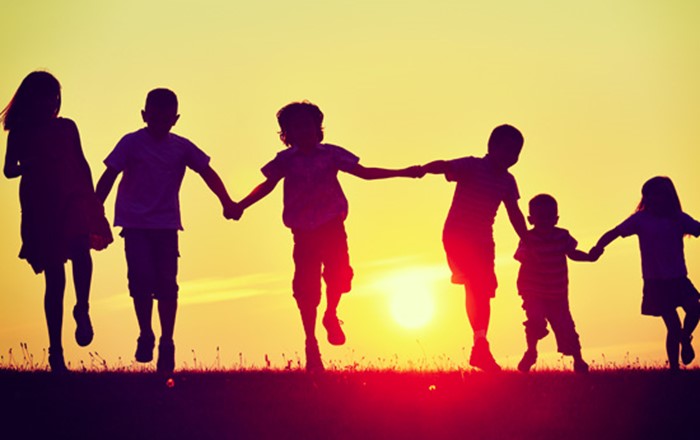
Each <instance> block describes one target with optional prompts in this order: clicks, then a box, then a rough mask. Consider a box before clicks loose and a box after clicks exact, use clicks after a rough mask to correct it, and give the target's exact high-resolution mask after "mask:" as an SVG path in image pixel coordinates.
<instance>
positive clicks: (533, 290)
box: [515, 228, 578, 299]
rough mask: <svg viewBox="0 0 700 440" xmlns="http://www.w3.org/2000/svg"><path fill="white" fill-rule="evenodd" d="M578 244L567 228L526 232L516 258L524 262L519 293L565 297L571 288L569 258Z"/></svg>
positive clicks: (544, 296)
mask: <svg viewBox="0 0 700 440" xmlns="http://www.w3.org/2000/svg"><path fill="white" fill-rule="evenodd" d="M577 245H578V243H577V242H576V240H575V239H574V238H573V237H572V236H571V234H569V231H567V230H566V229H562V228H553V229H552V230H550V231H540V230H535V229H530V230H529V231H527V232H526V233H525V235H524V236H523V238H522V239H521V240H520V243H519V244H518V249H517V250H516V251H515V259H516V260H518V261H520V262H521V265H520V271H519V272H518V293H519V294H520V295H521V296H522V297H537V298H545V299H564V298H566V297H567V295H568V288H569V274H568V268H567V261H566V256H567V254H568V253H569V252H571V251H573V250H575V249H576V246H577Z"/></svg>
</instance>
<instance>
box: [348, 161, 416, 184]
mask: <svg viewBox="0 0 700 440" xmlns="http://www.w3.org/2000/svg"><path fill="white" fill-rule="evenodd" d="M348 173H350V174H352V175H353V176H357V177H359V178H360V179H365V180H376V179H389V178H391V177H413V178H419V177H423V176H424V175H425V171H424V170H423V167H421V166H412V167H408V168H401V169H398V170H396V169H387V168H367V167H364V166H362V165H360V164H359V163H358V164H357V165H355V166H354V167H352V168H351V169H349V170H348Z"/></svg>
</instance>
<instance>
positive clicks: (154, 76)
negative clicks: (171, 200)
mask: <svg viewBox="0 0 700 440" xmlns="http://www.w3.org/2000/svg"><path fill="white" fill-rule="evenodd" d="M699 19H700V5H698V4H697V3H696V2H691V1H678V0H674V1H667V2H640V1H637V0H625V1H622V0H619V1H614V2H610V1H603V0H594V1H590V2H585V3H574V2H552V1H533V2H520V1H495V2H465V1H446V0H437V1H430V2H427V1H425V2H420V1H409V0H403V1H387V0H373V1H357V0H356V1H349V0H348V1H335V0H331V1H307V0H300V1H296V2H286V1H263V2H239V1H234V2H231V1H212V0H205V1H200V2H196V3H193V2H184V1H172V0H170V1H167V2H166V1H149V2H143V1H133V0H125V1H121V2H116V3H115V2H104V3H103V2H90V1H59V2H50V3H49V4H45V2H43V1H36V0H30V1H25V2H13V3H12V4H8V5H5V6H4V7H3V13H2V14H0V41H2V44H0V59H2V60H3V67H2V69H0V102H2V105H4V104H5V103H6V102H7V101H9V99H10V98H11V96H12V94H13V93H14V91H15V90H16V88H17V86H18V85H19V83H20V82H21V80H22V78H23V77H24V76H25V75H26V74H27V73H29V72H30V71H32V70H35V69H42V68H43V69H48V70H49V71H51V72H52V73H53V74H55V75H56V76H57V77H58V79H59V80H60V81H61V83H62V85H63V103H64V104H63V108H62V112H61V113H62V115H64V116H66V117H70V118H72V119H74V120H75V121H76V122H77V124H78V127H79V129H80V131H81V135H82V140H83V148H84V150H85V154H86V156H87V158H88V161H89V162H90V165H91V167H92V169H93V176H94V178H95V179H96V178H97V177H99V175H100V173H101V172H102V170H103V165H102V164H101V162H102V160H103V159H104V157H106V155H107V154H108V153H109V152H110V151H111V149H112V148H113V146H114V145H115V143H116V142H117V140H118V139H119V138H120V137H121V136H122V135H123V134H125V133H126V132H129V131H133V130H135V129H138V128H140V127H141V125H142V124H141V120H140V113H139V111H140V110H141V108H142V107H143V102H144V99H145V95H146V93H147V92H148V90H150V89H152V88H155V87H160V86H163V87H169V88H172V89H173V90H174V91H175V92H176V93H177V94H178V96H179V98H180V113H181V115H182V116H181V119H180V121H179V122H178V125H177V126H176V127H175V129H174V132H176V133H178V134H180V135H183V136H186V137H188V138H190V139H191V140H193V141H194V142H195V143H196V144H197V145H199V146H200V147H201V148H202V149H204V150H205V151H206V152H207V153H208V154H209V155H211V156H212V166H213V167H214V168H215V169H216V170H217V171H218V172H219V174H220V175H221V176H222V178H223V179H224V181H225V183H226V185H227V186H228V188H229V191H230V192H231V194H232V196H233V197H234V198H235V199H239V198H241V197H243V196H244V195H245V194H247V192H248V191H249V190H250V189H251V188H252V187H253V186H254V185H256V184H257V183H259V181H260V180H261V178H262V175H261V174H260V172H259V169H260V167H261V166H262V165H264V164H265V163H266V162H267V161H268V160H270V159H271V158H272V157H273V156H274V154H275V153H276V152H277V151H278V150H280V149H282V148H283V146H282V144H281V143H280V142H279V139H278V137H277V134H276V131H277V125H276V120H275V118H274V115H275V112H276V111H277V110H278V109H279V108H280V107H281V106H283V105H284V104H286V103H288V102H290V101H292V100H300V99H309V100H311V101H312V102H314V103H316V104H318V105H319V106H320V107H321V109H322V110H323V111H324V113H325V114H326V121H325V128H326V140H327V141H328V142H331V143H335V144H338V145H342V146H344V147H345V148H347V149H349V150H350V151H352V152H354V153H355V154H357V155H358V156H360V158H361V162H362V163H363V164H364V165H366V166H383V167H403V166H407V165H412V164H416V163H425V162H428V161H430V160H434V159H449V158H455V157H459V156H464V155H482V154H483V153H484V152H485V145H486V140H487V138H488V135H489V133H490V131H491V129H492V128H493V127H495V126H496V125H499V124H501V123H510V124H513V125H515V126H517V127H518V128H520V129H521V131H522V132H523V134H524V136H525V147H524V150H523V154H522V155H521V161H520V163H518V164H517V165H515V166H514V167H513V168H512V172H513V174H514V175H515V176H516V179H517V181H518V184H519V187H520V192H521V195H522V200H521V207H522V208H523V209H525V207H526V206H527V200H529V198H531V197H532V196H534V195H535V194H538V193H541V192H547V193H551V194H552V195H554V196H555V197H556V198H557V199H558V200H559V204H560V225H561V226H562V227H565V228H568V229H569V230H570V231H571V233H572V234H573V235H574V237H576V238H577V239H578V240H579V242H580V243H581V244H582V247H583V248H585V249H587V248H588V247H589V246H590V245H592V244H593V243H594V242H595V240H597V238H598V237H599V235H600V234H601V233H602V232H604V231H605V230H607V229H609V228H611V227H613V226H615V225H616V224H617V223H619V222H620V221H622V220H623V219H624V218H625V217H626V216H627V215H629V214H630V213H631V212H632V210H633V209H634V207H635V206H636V203H637V202H638V199H639V190H640V188H641V185H642V183H643V182H644V181H645V180H646V179H647V178H649V177H651V176H654V175H658V174H663V175H668V176H670V177H671V178H672V179H673V180H674V182H675V184H676V186H677V188H678V191H679V193H680V197H681V201H682V203H683V207H684V209H685V210H686V212H688V213H690V214H691V215H693V216H695V217H696V218H697V217H700V199H699V198H698V196H697V189H698V188H699V187H700V178H699V177H698V174H697V171H696V165H697V164H698V162H699V161H698V159H700V153H698V147H697V138H698V136H697V129H696V126H697V120H698V116H699V115H700V83H699V82H698V81H697V78H699V77H700V32H699V31H698V30H697V22H698V20H699ZM5 139H6V134H3V136H2V143H3V144H4V142H5ZM341 183H342V185H343V187H344V189H345V192H346V195H347V196H348V199H349V201H350V217H349V219H348V221H347V229H348V232H349V244H350V252H351V259H352V263H353V266H354V267H355V271H356V278H355V284H354V289H353V292H352V293H351V294H349V295H347V296H346V297H345V298H344V300H343V302H342V303H341V311H340V314H341V319H343V320H344V321H345V326H344V328H345V330H346V333H347V334H348V344H347V345H346V346H344V347H342V348H334V347H330V346H328V345H327V344H325V343H324V345H322V347H321V350H322V352H323V353H324V357H325V358H326V359H332V360H336V361H337V362H339V363H343V364H345V363H351V362H354V361H360V360H361V359H363V358H364V360H363V362H374V363H377V362H379V363H382V362H383V363H384V365H389V364H391V363H392V362H395V360H394V359H396V357H398V358H399V360H400V362H403V363H404V364H405V361H406V360H408V359H413V360H421V359H427V362H438V363H440V362H442V363H444V364H446V363H448V362H447V361H446V360H445V359H447V358H449V359H451V360H452V361H453V362H457V363H461V364H464V360H465V353H464V351H463V350H464V347H465V346H466V347H468V346H469V343H470V340H471V332H470V330H469V328H468V324H467V320H466V317H465V315H464V310H463V293H462V292H461V291H460V289H459V287H457V286H453V285H451V284H450V283H449V279H448V272H447V268H446V264H445V262H444V257H443V251H442V246H441V243H440V234H441V228H442V224H443V221H444V218H445V215H446V213H447V209H448V207H449V202H450V199H451V195H452V191H453V186H452V184H449V183H447V182H445V180H444V179H443V178H440V177H437V176H428V177H426V178H424V179H423V180H420V181H413V180H407V179H395V180H387V181H374V182H366V181H362V180H360V179H357V178H355V177H353V176H349V175H343V176H342V177H341ZM281 193H282V191H281V188H278V189H277V190H275V192H274V193H273V194H271V195H270V196H269V197H268V198H267V199H264V200H263V201H261V202H260V203H259V204H258V205H256V206H254V207H252V208H251V209H250V210H249V212H247V213H246V214H245V215H244V217H243V219H242V220H241V222H239V223H232V222H226V221H224V220H223V218H222V217H221V215H220V208H219V206H218V202H217V201H216V199H215V197H214V196H213V195H212V194H211V193H209V192H208V190H207V189H206V186H205V185H204V183H203V182H202V181H201V179H199V178H198V176H197V175H196V174H194V173H190V174H189V175H188V176H187V177H186V178H185V182H184V184H183V188H182V192H181V205H182V209H183V221H184V223H185V229H186V230H185V232H184V233H182V234H181V254H182V259H181V261H180V277H179V280H180V285H181V303H182V306H181V307H180V311H179V315H178V322H177V327H176V344H177V347H178V353H177V356H178V366H181V365H182V364H183V363H185V362H187V363H189V364H191V363H192V354H191V350H193V349H194V350H195V351H196V353H197V357H198V359H199V360H204V361H211V362H213V359H214V356H215V349H216V347H217V346H218V347H220V349H221V356H222V363H223V364H225V365H232V364H234V363H237V362H238V360H239V353H242V354H243V356H244V358H245V359H246V361H247V362H249V363H256V364H258V365H261V364H262V363H263V362H264V361H263V357H264V355H265V354H268V355H269V356H270V358H271V360H272V361H273V363H277V364H282V363H283V360H282V354H284V355H285V356H286V357H287V358H289V357H294V356H296V355H295V353H302V352H303V335H302V330H301V324H300V320H299V318H298V316H297V311H296V307H295V304H294V301H293V300H292V299H291V294H290V292H289V290H290V289H289V287H290V279H291V275H292V269H293V266H292V261H291V244H292V243H291V234H290V233H289V231H288V230H286V229H285V228H284V226H283V225H282V221H281V210H282V206H281V200H282V197H281ZM17 194H18V181H16V180H15V181H7V180H5V181H3V182H2V184H0V203H1V204H2V207H3V208H4V209H2V212H1V213H0V242H1V243H2V252H0V265H1V267H2V279H1V280H0V290H1V291H2V295H0V323H2V324H0V351H2V352H3V353H6V352H7V350H9V349H10V348H14V349H15V350H18V348H19V343H20V342H27V343H28V344H29V347H30V350H31V351H33V352H34V353H35V355H37V356H41V354H40V353H41V350H42V349H43V348H44V347H46V345H47V341H48V338H47V336H46V331H45V324H44V318H43V312H42V290H43V278H42V277H40V276H35V275H34V274H33V273H32V271H31V269H30V267H29V266H28V265H27V264H26V263H25V262H23V261H20V260H19V259H18V258H17V253H18V251H19V247H20V240H19V219H20V213H19V202H18V196H17ZM113 205H114V194H112V195H110V198H109V199H108V202H107V206H106V208H107V211H108V213H109V216H110V218H111V216H112V212H113ZM115 232H116V231H115ZM495 235H496V243H497V252H498V258H497V273H498V277H499V282H500V288H499V291H498V296H497V299H496V300H495V301H494V303H493V309H494V313H493V319H492V328H491V332H490V335H491V337H490V339H491V343H492V347H493V351H494V354H495V356H496V357H497V358H498V359H499V361H501V362H502V363H504V364H505V365H510V366H513V365H514V364H515V363H516V362H517V360H518V359H519V356H520V355H521V351H522V350H523V348H524V335H523V330H522V325H521V322H522V321H523V319H524V314H523V312H522V310H521V309H520V301H519V299H518V297H517V294H516V291H515V277H516V273H517V264H516V262H515V261H514V260H513V259H512V254H513V251H514V249H515V246H516V239H515V234H514V233H513V231H512V229H511V228H510V226H509V224H508V222H507V220H506V218H505V215H504V213H503V212H501V213H500V214H499V218H498V219H497V222H496V229H495ZM686 259H687V262H688V269H689V272H690V277H691V279H695V282H696V284H700V279H699V278H698V277H699V276H700V271H699V269H700V268H699V265H700V243H698V242H697V240H695V239H689V240H687V241H686ZM94 261H95V274H94V282H93V286H94V288H93V293H92V316H93V323H94V325H95V328H96V338H95V341H94V342H93V344H92V345H91V346H90V348H89V349H79V348H78V347H77V346H76V345H75V343H74V342H73V341H72V333H73V330H74V327H73V326H74V324H73V322H72V320H71V319H70V314H69V311H70V309H71V307H72V300H73V298H74V296H73V291H72V286H71V285H70V283H69V288H68V290H67V294H66V298H67V301H66V304H67V307H66V324H65V326H64V345H65V349H66V354H67V357H68V360H69V361H71V362H72V363H73V364H74V365H75V364H76V363H79V362H80V360H85V361H86V362H88V361H89V356H88V351H93V352H95V351H96V352H98V353H99V354H100V355H101V356H102V357H103V358H105V359H107V361H108V362H109V363H110V364H117V363H118V362H120V360H121V362H122V363H129V362H131V359H132V357H133V350H134V345H135V344H134V341H135V339H136V337H137V326H136V322H135V318H134V316H133V312H132V310H131V308H130V303H129V298H128V294H127V287H126V267H125V262H124V256H123V244H122V242H121V240H120V239H118V240H117V241H116V242H115V244H113V245H112V246H111V247H110V248H109V249H108V250H106V251H103V252H101V253H95V254H94ZM639 267H640V262H639V255H638V250H637V243H636V240H635V239H634V238H631V239H627V240H622V241H620V242H616V243H614V244H613V245H611V247H610V248H609V250H608V251H607V252H606V254H605V255H604V256H603V257H602V259H601V261H600V262H598V263H596V264H593V265H591V264H586V263H571V264H570V278H571V286H570V297H571V306H572V312H573V316H574V319H575V321H576V323H577V328H578V330H579V333H580V334H581V341H582V344H583V348H584V356H586V357H588V358H590V359H594V360H596V362H602V361H603V358H602V354H605V358H606V359H608V360H609V359H622V358H623V357H624V356H625V353H627V352H629V355H630V358H632V359H635V358H636V357H639V358H640V360H641V361H643V362H655V361H660V360H663V359H664V354H663V337H664V327H663V323H662V322H661V320H660V319H654V318H650V317H643V316H641V315H640V313H639V304H640V300H641V275H640V268H639ZM402 274H403V275H402ZM406 274H408V275H406ZM411 277H413V278H411ZM387 279H390V280H393V281H387ZM406 279H408V280H409V282H406ZM392 285H393V286H398V287H394V288H392V287H391V286H392ZM411 285H416V286H424V287H423V288H422V289H421V290H420V292H424V291H425V290H428V291H429V295H430V297H431V298H432V299H433V301H434V305H433V307H434V315H433V318H432V319H431V321H430V322H429V323H428V324H427V325H426V326H425V327H422V328H418V329H406V328H404V327H401V326H400V325H399V324H398V323H397V322H396V320H395V319H394V318H393V317H392V305H391V304H392V301H395V299H394V298H395V297H396V295H397V293H396V292H395V290H396V289H402V290H407V291H406V292H405V293H406V295H407V296H411V295H419V294H420V292H417V293H416V292H414V293H412V292H410V291H409V290H410V289H409V288H408V287H403V286H411ZM319 327H320V325H319ZM320 330H322V329H320ZM541 347H542V351H544V352H552V351H553V350H554V342H553V340H552V338H548V339H547V340H545V341H544V342H543V343H541ZM378 359H381V361H378ZM552 362H553V363H554V362H556V357H552Z"/></svg>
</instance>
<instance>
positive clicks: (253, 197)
mask: <svg viewBox="0 0 700 440" xmlns="http://www.w3.org/2000/svg"><path fill="white" fill-rule="evenodd" d="M279 181H280V179H273V178H268V179H267V180H265V181H264V182H263V183H261V184H260V185H258V186H256V187H255V188H253V190H252V191H251V192H250V194H248V195H247V196H246V197H244V198H243V200H241V201H240V202H238V206H239V208H240V209H241V211H243V210H245V209H247V208H248V207H249V206H251V205H252V204H254V203H256V202H257V201H258V200H260V199H262V198H263V197H265V196H266V195H268V194H270V193H271V192H272V190H273V189H275V186H277V182H279Z"/></svg>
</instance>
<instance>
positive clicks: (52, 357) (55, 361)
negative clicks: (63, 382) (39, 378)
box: [49, 347, 68, 374]
mask: <svg viewBox="0 0 700 440" xmlns="http://www.w3.org/2000/svg"><path fill="white" fill-rule="evenodd" d="M49 367H51V372H52V373H54V374H65V373H68V367H66V361H65V360H64V359H63V349H58V350H56V349H51V348H50V347H49Z"/></svg>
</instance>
